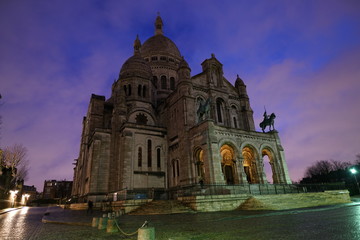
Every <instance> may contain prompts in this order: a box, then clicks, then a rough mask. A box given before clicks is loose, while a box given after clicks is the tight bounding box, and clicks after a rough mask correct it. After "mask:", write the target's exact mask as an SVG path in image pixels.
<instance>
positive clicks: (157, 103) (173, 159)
mask: <svg viewBox="0 0 360 240" xmlns="http://www.w3.org/2000/svg"><path fill="white" fill-rule="evenodd" d="M201 65H202V72H201V73H199V74H196V75H194V76H191V69H190V67H189V65H188V64H187V62H186V61H185V59H184V58H183V57H182V56H181V53H180V51H179V49H178V48H177V46H176V45H175V43H173V42H172V41H171V40H170V39H169V38H167V37H166V36H164V34H163V22H162V19H161V18H160V16H158V17H157V18H156V21H155V35H154V36H152V37H150V38H149V39H148V40H146V41H145V42H144V44H143V45H141V42H140V40H139V38H138V37H137V38H136V40H135V42H134V55H133V56H131V57H130V58H129V59H128V60H127V61H125V63H124V64H123V66H122V68H121V70H120V74H119V78H118V80H117V81H116V82H114V83H113V85H112V94H111V97H110V98H109V99H105V97H104V96H98V95H95V94H93V95H92V96H91V99H90V104H89V108H88V112H87V115H86V117H84V120H83V131H82V138H81V145H80V154H79V157H78V158H77V159H76V164H75V168H74V186H73V195H74V196H78V197H84V198H90V199H93V200H95V201H96V200H99V199H102V198H103V197H104V196H105V195H108V194H109V193H116V192H120V191H124V189H126V190H128V191H129V190H130V191H131V190H147V189H155V191H161V190H166V189H171V188H176V187H179V186H185V185H194V184H198V183H199V182H203V183H205V184H248V183H249V184H251V183H260V184H265V183H267V180H266V176H265V172H264V167H263V157H264V156H265V155H266V156H268V159H269V161H270V164H271V167H272V173H273V174H272V178H273V182H274V183H291V180H290V178H289V175H288V170H287V165H286V162H285V157H284V150H283V148H282V146H281V143H280V139H279V136H278V134H277V132H276V131H271V132H268V133H262V132H257V131H255V125H254V120H253V111H252V109H251V107H250V100H249V97H248V95H247V91H246V85H245V84H244V82H243V81H242V80H241V79H240V77H239V76H237V79H236V81H235V86H233V85H232V84H231V83H230V82H229V81H228V80H227V79H225V77H224V76H223V65H222V64H221V63H220V62H219V60H218V59H216V57H215V55H214V54H212V55H211V57H210V58H209V59H206V60H205V61H204V62H203V63H202V64H201Z"/></svg>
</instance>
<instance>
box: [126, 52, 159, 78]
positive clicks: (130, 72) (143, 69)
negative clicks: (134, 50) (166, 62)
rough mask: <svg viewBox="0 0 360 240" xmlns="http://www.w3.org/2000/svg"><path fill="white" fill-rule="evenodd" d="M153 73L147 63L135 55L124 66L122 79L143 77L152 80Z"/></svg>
mask: <svg viewBox="0 0 360 240" xmlns="http://www.w3.org/2000/svg"><path fill="white" fill-rule="evenodd" d="M151 76H152V71H151V68H150V66H149V65H148V64H147V62H146V61H145V60H144V59H143V58H142V57H141V56H140V55H139V54H135V55H134V56H132V57H130V58H129V59H128V60H126V61H125V63H124V64H123V65H122V67H121V70H120V79H124V78H128V77H142V78H147V79H150V78H151Z"/></svg>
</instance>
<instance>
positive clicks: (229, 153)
mask: <svg viewBox="0 0 360 240" xmlns="http://www.w3.org/2000/svg"><path fill="white" fill-rule="evenodd" d="M220 154H221V169H222V172H223V174H224V177H225V181H226V184H234V183H235V154H234V149H233V148H232V147H231V146H229V145H227V144H225V145H223V146H222V147H221V148H220Z"/></svg>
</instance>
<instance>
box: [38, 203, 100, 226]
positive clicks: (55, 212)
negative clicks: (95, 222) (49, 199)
mask: <svg viewBox="0 0 360 240" xmlns="http://www.w3.org/2000/svg"><path fill="white" fill-rule="evenodd" d="M102 215H103V213H102V212H101V211H95V210H94V211H93V212H92V213H87V212H86V211H84V210H70V209H63V208H61V207H48V209H47V211H46V213H45V214H44V217H43V218H42V222H43V223H57V224H65V225H76V226H91V222H92V219H93V217H102Z"/></svg>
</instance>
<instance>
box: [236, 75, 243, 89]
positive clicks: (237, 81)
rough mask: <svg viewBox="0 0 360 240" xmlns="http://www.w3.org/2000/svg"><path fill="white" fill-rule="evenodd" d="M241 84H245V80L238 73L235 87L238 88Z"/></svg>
mask: <svg viewBox="0 0 360 240" xmlns="http://www.w3.org/2000/svg"><path fill="white" fill-rule="evenodd" d="M240 86H245V83H244V81H243V80H242V79H241V78H240V77H239V74H237V76H236V81H235V87H236V88H238V87H240Z"/></svg>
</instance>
